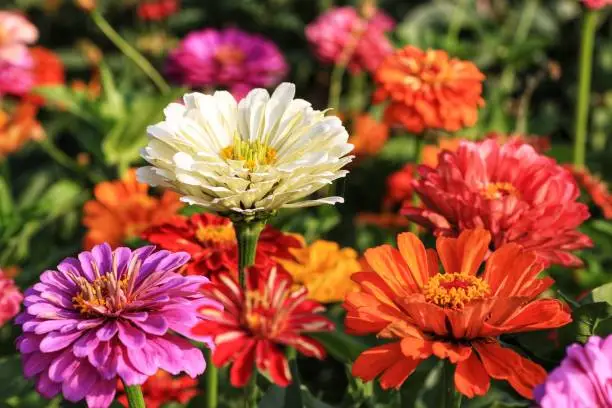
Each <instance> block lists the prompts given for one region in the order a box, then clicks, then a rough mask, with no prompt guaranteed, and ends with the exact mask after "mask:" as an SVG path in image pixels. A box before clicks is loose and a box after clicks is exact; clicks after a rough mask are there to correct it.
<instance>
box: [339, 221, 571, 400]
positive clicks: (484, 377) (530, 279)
mask: <svg viewBox="0 0 612 408" xmlns="http://www.w3.org/2000/svg"><path fill="white" fill-rule="evenodd" d="M490 242H491V235H490V234H489V232H487V231H485V230H483V229H476V230H466V231H464V232H462V233H461V235H460V236H459V237H458V238H447V237H439V238H438V240H437V242H436V247H437V253H436V251H434V250H433V249H428V250H425V247H424V246H423V244H422V243H421V241H420V240H419V238H418V237H417V236H416V235H414V234H412V233H402V234H400V235H398V247H399V250H397V249H395V248H393V247H391V246H390V245H383V246H379V247H377V248H373V249H369V250H368V251H366V253H365V257H366V260H367V261H368V263H369V265H370V267H371V268H372V270H373V272H360V273H357V274H355V275H353V280H355V282H357V283H358V284H359V285H360V287H361V291H360V292H355V293H349V294H348V295H347V298H346V301H345V303H344V307H345V309H346V310H347V315H346V321H345V326H346V329H347V332H349V333H352V334H361V335H365V334H371V333H375V334H377V336H378V337H381V338H385V339H390V340H391V342H389V343H386V344H384V345H381V346H377V347H374V348H371V349H369V350H366V351H364V352H363V353H362V354H361V355H360V356H359V357H358V358H357V360H356V361H355V363H354V364H353V369H352V370H353V375H354V376H356V377H359V378H361V379H363V380H365V381H371V380H373V379H374V378H375V377H377V376H379V375H380V384H381V386H382V387H383V388H385V389H388V388H399V387H400V386H401V385H402V383H403V382H404V381H405V380H406V378H408V376H410V374H412V372H413V371H414V370H415V369H416V367H417V366H418V365H419V363H421V362H422V361H423V360H425V359H427V358H429V357H430V356H432V355H434V356H436V357H438V358H440V359H449V360H450V362H451V363H453V364H456V370H455V376H454V378H455V386H456V388H457V390H458V391H459V392H461V393H462V394H464V395H466V396H467V397H470V398H471V397H473V396H475V395H484V394H485V393H486V392H487V390H488V389H489V385H490V377H492V378H495V379H500V380H506V381H508V382H509V383H510V385H512V387H513V388H514V389H515V390H516V391H517V392H518V393H519V394H521V395H522V396H524V397H526V398H532V395H533V388H534V387H535V386H536V385H538V384H540V383H542V382H543V381H544V379H545V378H546V371H545V370H544V369H543V368H542V367H540V366H539V365H537V364H535V363H533V362H532V361H530V360H528V359H526V358H524V357H522V356H521V355H520V354H518V353H517V352H515V351H514V350H512V349H510V348H506V347H502V345H501V344H500V343H499V341H498V340H497V337H498V336H500V335H502V334H508V333H519V332H528V331H533V330H541V329H550V328H556V327H560V326H563V325H565V324H567V323H569V322H570V321H571V316H570V314H569V312H568V308H567V306H566V305H565V304H564V303H562V302H560V301H558V300H556V299H538V296H539V295H540V294H541V293H542V292H544V291H545V290H546V289H547V288H548V287H550V286H551V285H552V284H553V283H554V281H553V280H552V279H551V278H550V277H546V278H543V279H538V278H537V276H538V274H539V273H540V272H541V271H542V269H543V267H542V264H541V263H540V262H538V261H537V256H536V255H535V254H534V253H532V252H529V251H525V250H523V249H522V248H521V247H520V246H519V245H517V244H506V245H504V246H502V247H501V248H500V249H498V250H497V251H495V252H494V253H493V254H492V255H491V256H490V257H489V259H488V261H487V263H486V266H485V268H484V272H482V273H479V269H480V266H481V264H482V262H483V260H484V258H485V256H486V254H487V252H488V251H489V243H490ZM438 256H439V257H440V260H441V261H442V265H443V267H444V270H445V271H446V273H440V271H439V267H438Z"/></svg>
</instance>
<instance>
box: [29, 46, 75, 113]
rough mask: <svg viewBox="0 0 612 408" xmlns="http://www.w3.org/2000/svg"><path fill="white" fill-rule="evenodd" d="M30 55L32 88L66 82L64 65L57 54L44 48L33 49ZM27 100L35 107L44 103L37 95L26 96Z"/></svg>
mask: <svg viewBox="0 0 612 408" xmlns="http://www.w3.org/2000/svg"><path fill="white" fill-rule="evenodd" d="M30 54H31V55H32V58H33V59H34V66H33V70H32V73H33V84H32V85H33V86H49V85H61V84H63V83H65V82H66V78H65V72H64V64H63V63H62V60H61V59H60V58H59V57H58V56H57V54H55V53H54V52H53V51H51V50H49V49H47V48H44V47H33V48H32V49H30ZM27 99H28V100H29V101H31V102H32V103H35V104H37V105H43V104H44V102H45V101H44V99H43V98H42V97H40V96H38V95H28V97H27Z"/></svg>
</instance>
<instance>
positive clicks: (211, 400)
mask: <svg viewBox="0 0 612 408" xmlns="http://www.w3.org/2000/svg"><path fill="white" fill-rule="evenodd" d="M204 354H205V356H206V371H205V372H204V382H205V386H206V388H205V389H204V398H206V405H205V406H206V408H216V407H217V405H218V401H219V370H218V369H217V367H215V365H214V364H213V362H212V352H211V350H210V349H209V348H206V349H205V350H204Z"/></svg>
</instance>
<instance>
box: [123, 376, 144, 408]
mask: <svg viewBox="0 0 612 408" xmlns="http://www.w3.org/2000/svg"><path fill="white" fill-rule="evenodd" d="M123 385H124V386H125V394H126V395H127V399H128V407H130V408H146V405H145V402H144V398H143V397H142V390H141V389H140V385H127V384H126V383H125V382H124V383H123Z"/></svg>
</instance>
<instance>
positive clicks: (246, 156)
mask: <svg viewBox="0 0 612 408" xmlns="http://www.w3.org/2000/svg"><path fill="white" fill-rule="evenodd" d="M219 155H220V156H221V158H222V159H224V160H239V161H244V166H245V167H246V168H247V169H249V170H250V171H253V170H254V169H255V168H256V167H257V166H259V165H270V164H274V163H276V150H274V149H273V148H272V147H269V146H268V145H266V144H265V143H261V142H260V141H255V142H247V141H244V140H242V139H240V138H239V137H234V143H233V144H232V145H230V146H227V147H224V148H223V149H221V151H220V152H219Z"/></svg>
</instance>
